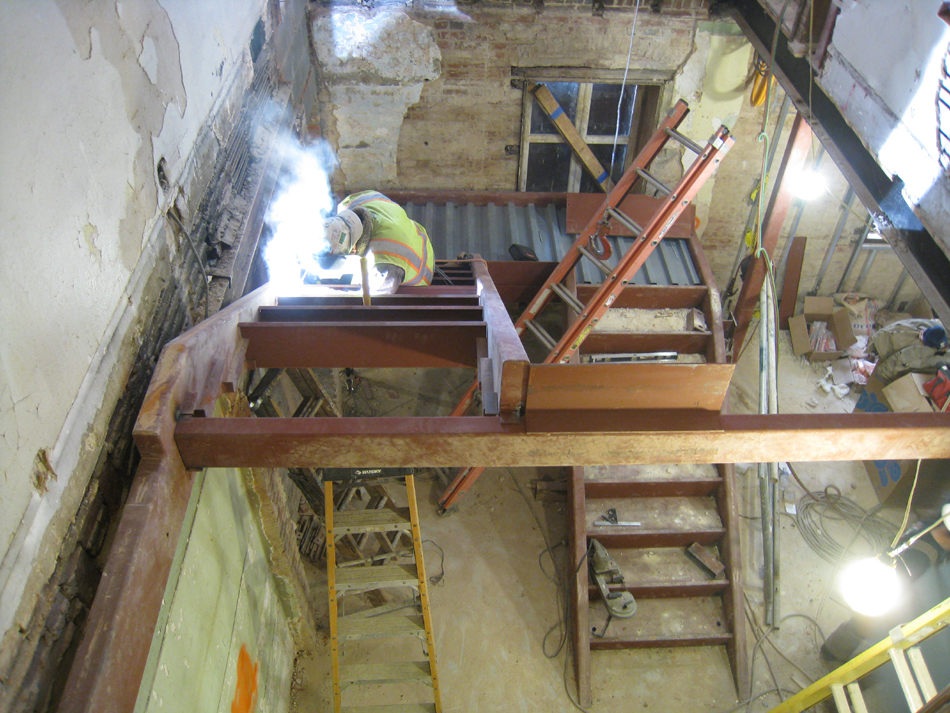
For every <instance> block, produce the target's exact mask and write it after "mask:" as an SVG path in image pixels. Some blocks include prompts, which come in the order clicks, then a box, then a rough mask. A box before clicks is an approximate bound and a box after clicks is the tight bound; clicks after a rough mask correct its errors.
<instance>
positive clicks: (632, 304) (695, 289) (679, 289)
mask: <svg viewBox="0 0 950 713" xmlns="http://www.w3.org/2000/svg"><path fill="white" fill-rule="evenodd" d="M598 289H600V288H599V287H598V286H597V285H578V286H577V297H578V299H580V301H581V302H583V303H584V304H587V303H589V302H590V300H591V298H592V297H593V296H594V295H595V294H597V290H598ZM708 292H709V288H708V287H706V286H704V285H694V286H674V287H659V286H657V285H628V286H627V287H625V288H623V291H622V292H621V293H620V294H619V295H617V299H615V300H614V302H613V304H612V305H611V307H613V308H618V307H626V308H630V309H691V308H694V307H702V306H703V300H704V299H705V298H706V294H707V293H708ZM707 317H708V315H707Z"/></svg>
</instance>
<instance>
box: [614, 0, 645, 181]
mask: <svg viewBox="0 0 950 713" xmlns="http://www.w3.org/2000/svg"><path fill="white" fill-rule="evenodd" d="M639 16H640V0H637V6H636V7H635V8H634V9H633V25H632V27H631V28H630V46H629V47H627V64H626V66H625V67H624V68H623V81H621V82H620V98H619V99H618V100H617V126H616V127H615V128H614V145H613V149H612V150H611V152H610V175H611V176H613V175H614V163H615V162H616V160H617V142H618V140H619V138H620V111H621V109H622V107H623V93H624V91H625V90H626V88H627V75H628V74H629V72H630V58H631V57H632V56H633V37H634V35H636V34H637V18H638V17H639ZM637 89H638V86H637V85H634V87H633V102H631V104H630V116H631V117H633V113H634V112H635V111H636V108H637ZM630 128H631V129H632V128H633V127H632V126H631V127H630Z"/></svg>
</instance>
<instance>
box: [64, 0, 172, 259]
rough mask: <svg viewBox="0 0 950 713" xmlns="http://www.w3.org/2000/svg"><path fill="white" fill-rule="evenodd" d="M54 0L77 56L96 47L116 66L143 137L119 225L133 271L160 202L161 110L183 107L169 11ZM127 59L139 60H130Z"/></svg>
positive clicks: (87, 55)
mask: <svg viewBox="0 0 950 713" xmlns="http://www.w3.org/2000/svg"><path fill="white" fill-rule="evenodd" d="M56 4H57V7H58V8H59V11H60V13H62V15H63V18H64V19H65V20H66V24H67V26H68V27H69V30H70V32H71V33H72V36H73V39H74V41H75V42H76V47H77V48H78V50H79V53H80V56H81V57H83V58H84V59H86V60H88V59H91V58H92V56H93V51H94V50H95V51H96V54H101V56H102V57H104V58H105V59H106V60H107V61H108V62H109V63H110V64H111V65H112V66H113V67H114V68H115V70H116V72H117V73H118V75H119V82H120V85H121V89H122V95H123V98H124V102H125V111H126V116H127V117H128V121H129V124H130V125H131V126H132V128H133V129H134V130H135V131H136V133H138V135H139V137H140V138H141V144H140V145H139V148H138V151H137V152H136V154H135V158H134V161H133V174H134V182H133V183H132V184H130V188H131V190H130V191H129V192H128V201H127V205H126V211H125V217H124V218H123V219H122V221H121V222H120V224H119V236H120V241H121V243H120V255H121V258H122V264H123V265H124V266H125V268H126V269H127V270H129V271H131V270H132V268H133V267H134V266H135V263H136V261H137V260H138V257H139V254H140V252H141V248H142V236H143V235H144V233H145V227H146V224H147V223H148V221H149V220H150V219H151V218H152V217H153V215H154V207H155V206H156V205H157V203H158V193H157V181H156V178H155V177H154V174H153V170H152V139H153V137H154V136H157V135H158V134H160V133H161V131H162V125H163V123H164V117H165V108H166V107H167V106H168V105H169V104H170V103H172V102H174V103H175V104H176V105H177V107H178V112H179V114H180V115H181V116H184V114H185V109H186V108H187V103H188V100H187V96H186V93H185V85H184V81H183V79H182V69H181V49H180V47H179V45H178V40H177V38H176V37H175V31H174V29H173V28H172V25H171V20H170V19H169V17H168V13H167V12H165V9H164V8H163V7H162V6H161V5H160V4H159V3H158V1H157V0H140V1H138V2H117V3H115V4H114V5H113V4H112V3H91V4H87V5H79V4H77V3H74V2H70V1H69V0H57V2H56ZM94 39H95V41H94ZM130 57H135V58H137V61H136V62H134V63H133V62H130V61H129V58H130ZM143 198H144V200H143Z"/></svg>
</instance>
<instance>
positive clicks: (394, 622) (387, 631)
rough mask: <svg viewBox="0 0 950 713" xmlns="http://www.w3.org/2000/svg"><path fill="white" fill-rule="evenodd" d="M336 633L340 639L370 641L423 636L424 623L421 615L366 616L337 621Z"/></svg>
mask: <svg viewBox="0 0 950 713" xmlns="http://www.w3.org/2000/svg"><path fill="white" fill-rule="evenodd" d="M337 627H338V628H337V632H338V636H339V638H340V639H344V640H345V639H370V638H386V637H397V636H424V635H425V631H426V630H425V622H424V620H423V618H422V615H419V616H403V615H401V614H390V615H387V616H368V617H360V618H358V619H353V620H348V619H347V618H346V617H344V618H342V619H340V620H339V623H338V625H337Z"/></svg>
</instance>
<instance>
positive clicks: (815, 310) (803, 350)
mask: <svg viewBox="0 0 950 713" xmlns="http://www.w3.org/2000/svg"><path fill="white" fill-rule="evenodd" d="M812 322H826V323H827V324H828V329H829V330H830V331H831V333H832V335H834V338H835V347H836V349H835V350H834V351H812V348H811V340H810V339H809V337H808V325H809V324H811V323H812ZM788 331H789V333H790V334H791V337H792V351H793V352H794V353H795V356H803V355H806V354H807V355H808V360H809V361H835V360H837V359H840V358H841V357H843V356H845V354H846V352H847V350H848V347H850V346H851V345H852V344H854V343H855V342H857V341H858V340H857V338H856V337H855V336H854V330H853V329H851V315H850V313H849V312H848V310H846V309H845V308H844V307H841V308H838V309H835V301H834V299H833V298H831V297H806V298H805V311H804V312H803V313H802V314H799V315H796V316H794V317H792V318H791V319H789V320H788Z"/></svg>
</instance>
